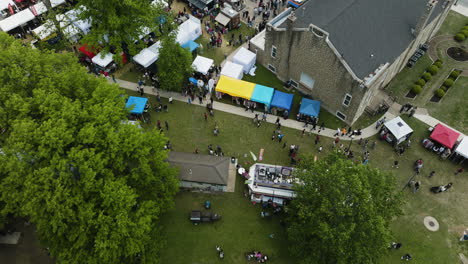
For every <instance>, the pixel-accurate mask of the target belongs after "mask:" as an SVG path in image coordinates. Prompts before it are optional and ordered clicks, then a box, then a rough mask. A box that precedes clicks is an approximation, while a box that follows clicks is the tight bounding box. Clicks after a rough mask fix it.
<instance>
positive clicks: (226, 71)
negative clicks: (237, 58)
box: [221, 61, 244, 80]
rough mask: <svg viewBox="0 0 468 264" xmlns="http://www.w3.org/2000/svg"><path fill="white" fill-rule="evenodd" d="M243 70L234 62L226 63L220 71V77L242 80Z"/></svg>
mask: <svg viewBox="0 0 468 264" xmlns="http://www.w3.org/2000/svg"><path fill="white" fill-rule="evenodd" d="M243 71H244V68H243V67H242V65H239V64H237V63H234V62H230V61H226V63H225V64H224V66H223V68H222V69H221V75H224V76H227V77H231V78H235V79H238V80H242V77H244V72H243Z"/></svg>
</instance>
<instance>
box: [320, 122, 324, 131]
mask: <svg viewBox="0 0 468 264" xmlns="http://www.w3.org/2000/svg"><path fill="white" fill-rule="evenodd" d="M324 129H325V122H322V123H321V124H320V128H319V130H324Z"/></svg>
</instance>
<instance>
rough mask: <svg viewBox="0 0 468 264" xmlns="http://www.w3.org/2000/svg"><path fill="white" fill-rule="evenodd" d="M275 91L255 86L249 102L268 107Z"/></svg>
mask: <svg viewBox="0 0 468 264" xmlns="http://www.w3.org/2000/svg"><path fill="white" fill-rule="evenodd" d="M274 92H275V89H273V88H270V87H266V86H263V85H260V84H256V85H255V88H254V91H253V94H252V97H251V98H250V100H252V101H254V102H258V103H262V104H265V105H270V103H271V99H272V98H273V93H274Z"/></svg>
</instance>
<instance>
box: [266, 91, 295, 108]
mask: <svg viewBox="0 0 468 264" xmlns="http://www.w3.org/2000/svg"><path fill="white" fill-rule="evenodd" d="M293 98H294V94H288V93H283V92H280V91H278V90H275V94H274V95H273V100H271V106H272V107H279V108H283V109H286V110H288V111H289V112H291V105H292V102H293Z"/></svg>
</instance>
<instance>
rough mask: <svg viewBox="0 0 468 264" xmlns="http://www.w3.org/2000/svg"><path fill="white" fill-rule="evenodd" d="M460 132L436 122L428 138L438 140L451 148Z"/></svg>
mask: <svg viewBox="0 0 468 264" xmlns="http://www.w3.org/2000/svg"><path fill="white" fill-rule="evenodd" d="M459 136H460V133H458V132H456V131H454V130H453V129H450V128H448V127H446V126H444V125H442V124H437V125H436V126H435V127H434V130H432V133H431V136H430V139H432V140H434V141H435V142H438V143H439V144H441V145H442V146H444V147H447V148H449V149H452V148H453V146H454V145H455V143H456V142H457V140H458V137H459Z"/></svg>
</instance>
